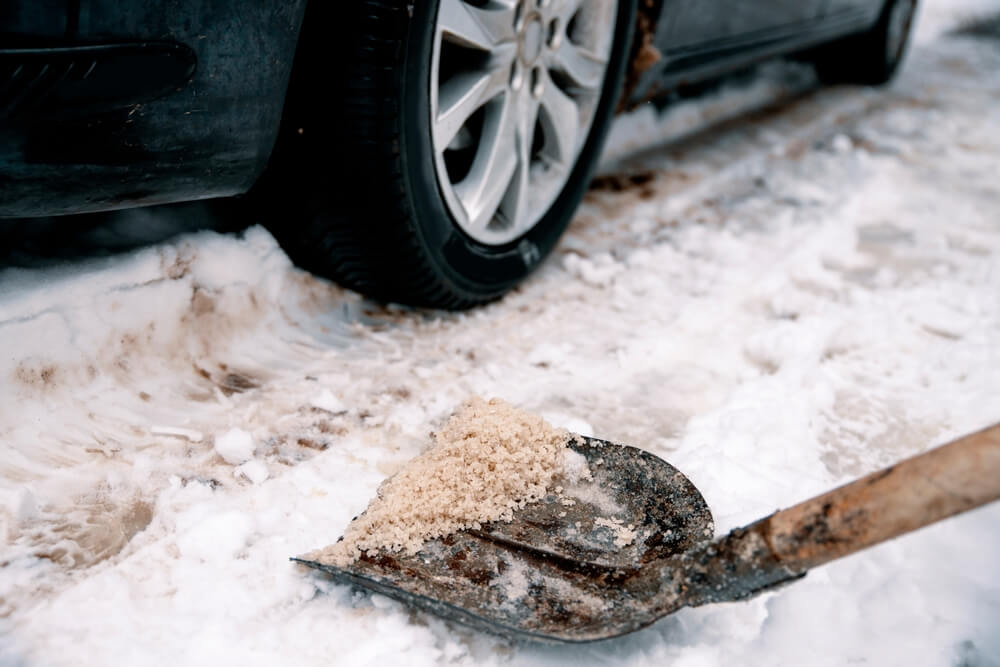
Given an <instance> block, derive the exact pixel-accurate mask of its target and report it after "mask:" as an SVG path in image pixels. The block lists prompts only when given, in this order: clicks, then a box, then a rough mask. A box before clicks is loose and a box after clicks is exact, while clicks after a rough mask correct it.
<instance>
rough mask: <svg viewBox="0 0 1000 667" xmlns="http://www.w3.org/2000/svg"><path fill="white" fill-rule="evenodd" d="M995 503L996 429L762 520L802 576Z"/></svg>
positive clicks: (998, 487) (998, 472)
mask: <svg viewBox="0 0 1000 667" xmlns="http://www.w3.org/2000/svg"><path fill="white" fill-rule="evenodd" d="M997 499H1000V424H996V425H994V426H991V427H989V428H987V429H984V430H982V431H979V432H978V433H973V434H971V435H967V436H965V437H962V438H959V439H958V440H955V441H953V442H951V443H949V444H947V445H942V446H941V447H937V448H936V449H932V450H930V451H929V452H925V453H923V454H920V455H918V456H914V457H913V458H910V459H906V460H905V461H902V462H900V463H897V464H896V465H894V466H890V467H888V468H885V469H884V470H880V471H878V472H875V473H872V474H871V475H868V476H866V477H862V478H861V479H859V480H857V481H854V482H851V483H850V484H846V485H844V486H842V487H840V488H838V489H834V490H833V491H830V492H828V493H824V494H823V495H821V496H817V497H815V498H812V499H810V500H807V501H805V502H803V503H799V504H798V505H795V506H794V507H789V508H788V509H786V510H781V511H780V512H776V513H774V514H772V515H771V516H770V517H768V518H766V519H764V521H765V522H767V524H768V532H767V535H768V536H769V539H770V543H771V548H772V550H773V551H774V553H775V555H776V556H777V557H778V559H779V560H781V562H782V563H784V564H785V565H787V566H789V567H792V568H795V569H799V570H808V569H809V568H812V567H816V566H817V565H821V564H823V563H827V562H829V561H831V560H834V559H837V558H840V557H842V556H846V555H847V554H850V553H854V552H855V551H859V550H861V549H864V548H865V547H869V546H871V545H873V544H878V543H879V542H883V541H885V540H889V539H892V538H894V537H896V536H898V535H902V534H904V533H908V532H910V531H913V530H916V529H918V528H922V527H924V526H926V525H929V524H932V523H934V522H935V521H940V520H941V519H946V518H948V517H950V516H953V515H955V514H959V513H961V512H966V511H968V510H971V509H975V508H976V507H979V506H981V505H985V504H986V503H988V502H991V501H994V500H997Z"/></svg>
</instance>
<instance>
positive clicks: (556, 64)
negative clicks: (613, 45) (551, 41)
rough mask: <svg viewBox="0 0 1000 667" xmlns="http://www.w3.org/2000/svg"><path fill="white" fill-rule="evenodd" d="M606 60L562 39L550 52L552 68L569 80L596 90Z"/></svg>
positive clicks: (587, 88) (602, 77)
mask: <svg viewBox="0 0 1000 667" xmlns="http://www.w3.org/2000/svg"><path fill="white" fill-rule="evenodd" d="M606 65H607V60H606V59H605V58H603V57H601V56H599V55H597V54H596V53H592V52H590V51H588V50H587V49H585V48H583V47H582V46H578V45H576V44H574V43H572V42H571V41H569V40H568V39H564V40H563V41H562V43H561V44H560V45H559V48H558V49H557V50H556V51H555V52H554V53H553V54H552V62H551V67H552V69H554V70H556V71H557V72H559V73H561V74H564V75H565V76H566V77H567V78H568V79H569V80H570V82H571V83H572V84H573V85H574V86H576V87H578V88H584V89H586V90H596V89H597V88H599V87H600V85H601V82H602V81H603V79H604V69H605V67H606Z"/></svg>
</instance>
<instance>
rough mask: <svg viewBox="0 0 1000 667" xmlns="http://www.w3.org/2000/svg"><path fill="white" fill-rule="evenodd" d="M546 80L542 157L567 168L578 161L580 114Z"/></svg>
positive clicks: (556, 88) (577, 109)
mask: <svg viewBox="0 0 1000 667" xmlns="http://www.w3.org/2000/svg"><path fill="white" fill-rule="evenodd" d="M545 78H546V79H547V80H546V81H545V88H544V90H543V92H542V97H541V100H540V101H541V110H542V113H541V122H542V132H543V134H544V136H545V145H544V146H543V147H542V154H543V155H544V156H545V157H546V158H548V160H549V162H551V163H554V164H559V165H563V166H567V167H568V166H569V164H570V163H571V162H572V161H573V159H574V158H575V157H576V143H577V135H578V134H579V131H580V110H579V108H577V106H576V103H575V102H574V101H573V100H572V99H570V98H569V97H568V96H567V95H566V93H564V92H563V91H562V90H560V89H559V87H558V86H556V85H555V84H554V83H553V82H552V79H551V78H549V77H548V76H546V77H545Z"/></svg>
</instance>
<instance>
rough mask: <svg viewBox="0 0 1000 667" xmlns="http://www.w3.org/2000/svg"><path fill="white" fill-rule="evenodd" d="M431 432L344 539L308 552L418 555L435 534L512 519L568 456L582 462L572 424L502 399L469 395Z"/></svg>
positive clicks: (328, 558) (333, 558)
mask: <svg viewBox="0 0 1000 667" xmlns="http://www.w3.org/2000/svg"><path fill="white" fill-rule="evenodd" d="M432 437H433V439H434V444H433V445H432V446H431V448H430V449H429V450H428V451H426V452H424V453H423V454H421V455H420V456H418V457H416V458H414V459H413V460H412V461H410V463H409V464H408V465H407V466H406V467H405V468H403V469H402V470H400V471H399V472H398V473H396V474H395V475H394V476H392V477H390V478H389V479H387V480H386V481H384V482H383V483H382V485H381V486H380V487H379V489H378V494H377V496H376V497H375V499H374V500H372V502H371V503H370V504H369V505H368V508H367V509H366V510H365V511H364V513H363V514H361V515H360V516H359V517H357V518H356V519H355V520H354V521H352V522H351V523H350V525H348V527H347V530H345V531H344V537H343V539H342V540H341V541H339V542H337V543H336V544H331V545H330V546H328V547H325V548H323V549H320V550H318V551H314V552H312V553H310V554H306V556H305V558H307V559H309V560H315V561H319V562H321V563H326V564H328V565H333V566H337V567H345V566H347V565H348V564H350V563H351V562H353V561H354V560H355V559H357V558H358V557H359V556H360V555H361V554H362V552H367V551H375V550H380V549H385V550H388V551H395V552H398V551H402V552H405V553H407V554H414V553H416V552H417V551H419V550H420V548H421V546H422V545H423V543H424V542H425V541H427V540H429V539H433V538H436V537H442V536H444V535H449V534H451V533H454V532H455V531H458V530H462V529H465V528H480V527H481V526H482V524H484V523H488V522H490V521H511V520H512V519H513V516H514V510H516V509H520V508H522V507H524V506H525V505H526V504H528V503H530V502H533V501H536V500H541V499H542V498H544V497H545V495H546V493H547V491H548V489H549V487H550V486H551V485H552V481H553V478H554V477H555V476H556V475H557V474H560V473H562V472H563V467H564V464H565V462H566V461H567V460H569V461H573V462H574V463H578V462H577V461H575V459H574V457H566V456H565V455H564V452H565V450H566V444H567V442H568V441H569V434H568V433H567V432H566V431H565V430H563V429H556V428H553V427H552V426H550V425H549V424H548V423H546V422H545V421H544V420H543V419H542V418H541V417H537V416H534V415H530V414H527V413H526V412H523V411H521V410H517V409H515V408H514V407H512V406H511V405H509V404H508V403H506V402H505V401H503V400H500V399H497V398H494V399H491V400H489V401H484V400H483V399H481V398H478V397H476V398H472V399H470V400H469V401H467V402H466V403H465V404H464V405H462V407H461V408H460V409H459V410H458V411H457V412H456V413H455V414H454V415H453V416H452V417H451V419H450V420H449V421H448V422H447V423H446V424H445V425H444V428H442V429H441V431H440V432H438V433H436V434H434V435H433V436H432ZM580 458H582V457H580ZM576 467H577V466H573V468H574V470H573V473H574V476H578V475H580V474H581V471H579V470H577V469H575V468H576ZM588 472H589V471H588Z"/></svg>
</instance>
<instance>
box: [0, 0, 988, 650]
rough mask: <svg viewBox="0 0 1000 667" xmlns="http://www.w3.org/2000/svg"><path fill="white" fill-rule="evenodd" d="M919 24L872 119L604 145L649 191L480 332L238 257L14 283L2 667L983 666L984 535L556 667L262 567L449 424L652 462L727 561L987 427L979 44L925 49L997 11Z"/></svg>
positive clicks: (727, 107) (831, 109) (905, 541)
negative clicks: (732, 535)
mask: <svg viewBox="0 0 1000 667" xmlns="http://www.w3.org/2000/svg"><path fill="white" fill-rule="evenodd" d="M922 6H923V9H922V12H923V14H922V16H921V19H920V22H919V25H918V34H917V40H916V44H915V47H914V49H913V50H912V52H911V56H910V62H909V65H908V67H907V68H906V70H905V71H904V72H903V73H902V76H901V77H900V79H899V80H898V81H897V82H896V83H895V84H894V85H893V86H892V87H891V88H890V89H888V90H885V91H879V90H867V89H857V88H848V87H842V88H832V89H826V90H819V91H816V90H813V89H812V88H811V86H812V83H811V82H810V75H809V73H808V72H807V71H805V70H804V69H803V68H801V67H799V66H795V65H783V64H780V63H779V64H771V65H768V66H766V67H763V68H761V69H762V71H761V72H760V73H759V75H758V76H756V77H754V78H752V79H750V80H748V81H743V82H737V83H734V84H731V85H728V86H726V87H724V88H723V89H722V90H720V91H718V92H716V93H712V94H711V95H709V96H708V97H706V98H703V99H698V100H688V101H684V102H681V103H679V104H678V105H676V106H675V107H671V108H669V109H668V110H666V111H665V112H664V113H663V114H660V115H656V114H654V113H653V112H652V110H650V109H646V110H642V111H640V112H638V113H637V114H635V115H633V116H629V117H626V118H624V119H622V121H621V122H620V123H619V124H618V125H617V126H616V128H615V131H614V135H613V136H614V137H615V141H614V143H613V145H612V147H611V150H609V152H608V155H607V156H606V163H605V167H604V170H605V172H607V173H624V174H647V175H649V176H650V178H649V179H648V180H647V181H646V182H645V183H644V184H642V185H641V186H637V187H630V188H627V189H626V190H624V191H622V192H614V191H610V190H598V191H594V192H591V193H590V194H589V195H588V198H587V201H586V203H585V205H584V206H583V208H582V209H581V211H580V213H579V215H578V216H577V218H576V220H575V221H574V223H573V225H572V226H571V228H570V230H569V232H568V234H567V237H566V238H565V240H564V242H563V243H562V244H561V245H560V248H559V250H558V251H557V256H556V257H554V258H553V261H550V262H547V263H546V264H545V265H544V266H543V267H542V269H541V270H540V271H539V272H538V273H537V274H536V275H535V276H534V277H533V278H532V279H531V280H530V281H529V282H528V283H527V284H526V285H525V286H524V287H523V288H521V289H519V290H517V291H516V292H515V293H513V294H511V295H510V296H508V297H507V298H505V299H504V300H502V301H501V302H499V303H497V304H495V305H492V306H490V307H487V308H483V309H479V310H476V311H473V312H469V313H463V314H444V313H423V312H411V311H408V310H406V309H402V308H396V307H380V306H377V305H374V304H370V303H367V302H365V301H363V300H362V299H360V298H359V297H358V296H357V295H354V294H352V293H350V292H347V291H345V290H342V289H340V288H337V287H335V286H332V285H329V284H327V283H325V282H323V281H320V280H317V279H314V278H312V277H310V276H308V275H306V274H304V273H302V272H300V271H297V270H295V269H294V268H293V267H292V266H291V264H290V263H289V261H288V259H287V258H286V257H285V255H284V254H283V253H282V252H281V251H280V249H279V248H278V247H277V245H276V244H275V242H274V240H273V239H272V238H271V237H270V235H268V234H267V233H266V232H265V231H263V230H262V229H260V228H258V227H254V228H251V229H250V230H248V231H247V232H245V233H244V234H242V235H240V236H226V235H219V234H215V233H212V232H200V233H196V234H188V235H185V236H182V237H179V238H176V239H174V240H171V241H168V242H164V243H160V244H158V245H155V246H152V247H147V248H144V249H141V250H138V251H134V252H131V253H128V254H124V255H118V256H114V257H109V258H103V259H95V260H87V261H82V262H76V263H71V264H66V265H63V266H57V267H51V268H45V269H7V270H4V271H3V272H2V273H0V341H2V342H3V347H4V354H3V355H0V373H2V375H3V377H4V378H5V379H4V381H3V382H2V383H0V441H2V442H3V443H4V445H3V447H4V455H3V456H2V457H0V556H2V557H0V665H4V667H6V665H22V664H23V665H61V664H95V665H118V664H135V665H158V664H165V663H168V662H169V663H172V664H215V665H258V664H259V665H273V664H296V665H313V664H316V665H318V664H323V665H330V664H343V665H354V664H371V663H375V662H389V663H401V662H405V663H406V664H414V665H436V664H443V663H449V664H518V665H545V666H546V667H554V666H555V665H560V664H592V663H614V664H624V665H651V664H676V665H714V664H769V665H799V664H820V665H824V664H829V665H841V664H845V663H851V662H865V663H869V664H908V665H941V664H969V665H986V664H995V663H996V662H998V661H1000V636H998V635H997V633H996V628H997V627H1000V611H998V610H1000V576H998V569H997V565H996V564H997V563H998V562H1000V507H998V506H995V505H994V506H990V507H986V508H983V509H980V510H977V511H975V512H972V513H970V514H967V515H964V516H961V517H957V518H954V519H949V520H947V521H945V522H942V523H940V524H937V525H935V526H933V527H930V528H927V529H924V530H922V531H920V532H918V533H915V534H913V535H910V536H907V537H903V538H900V539H898V540H895V541H893V542H890V543H887V544H884V545H881V546H879V547H876V548H873V549H870V550H868V551H866V552H863V553H861V554H858V555H855V556H852V557H849V558H847V559H844V560H842V561H839V562H837V563H833V564H831V565H829V566H826V567H823V568H819V569H817V570H815V571H813V572H811V573H810V574H809V576H807V577H806V578H805V579H803V580H802V581H799V582H796V583H795V584H793V585H790V586H788V587H786V588H784V589H781V590H780V591H777V592H775V593H770V594H768V595H765V596H762V597H759V598H756V599H754V600H752V601H748V602H744V603H734V604H724V605H715V606H710V607H703V608H697V609H687V610H683V611H681V612H679V613H677V614H674V615H672V616H671V617H668V618H665V619H663V620H662V621H660V622H658V623H656V624H654V625H653V626H652V627H650V628H648V629H646V630H643V631H641V632H639V633H636V634H634V635H632V636H629V637H625V638H622V639H619V640H614V641H610V642H604V643H599V644H594V645H586V646H576V647H558V646H555V647H553V646H535V645H529V644H520V643H511V642H507V641H504V640H500V639H496V638H493V637H490V636H487V635H483V634H480V633H477V632H473V631H471V630H468V629H464V628H461V627H458V626H453V625H450V624H448V623H445V622H443V621H441V620H439V619H436V618H432V617H428V616H426V615H423V614H419V613H413V612H411V611H410V610H408V609H407V608H405V607H404V606H402V605H401V604H399V603H396V602H394V601H391V600H389V599H387V598H383V597H381V596H376V595H370V594H367V593H362V592H357V591H353V590H352V589H350V588H348V587H345V586H340V585H335V584H332V583H331V582H330V581H328V580H326V579H325V578H323V577H322V576H321V575H318V574H315V573H311V572H305V571H303V570H300V569H299V568H297V567H296V566H294V565H292V564H290V563H289V562H288V560H287V559H288V557H289V556H292V555H295V554H298V553H303V552H305V551H308V550H309V549H311V548H313V547H316V546H318V545H321V544H325V543H328V542H329V541H331V540H333V539H336V537H337V536H339V535H340V534H341V532H342V531H343V529H344V527H345V526H346V525H347V523H348V522H349V521H350V519H351V518H352V517H354V516H356V515H357V514H358V512H360V511H361V510H362V509H363V508H364V507H365V505H366V504H367V502H368V500H369V499H370V498H371V497H372V495H373V494H374V493H375V490H376V489H377V487H378V485H379V483H380V482H381V481H382V480H383V479H385V478H386V476H388V475H390V474H392V473H393V472H395V471H396V470H398V469H399V467H400V466H401V465H402V464H403V463H404V462H405V461H407V460H408V459H410V458H411V457H413V456H414V455H416V454H417V453H419V452H420V451H421V450H422V448H423V447H424V446H425V444H426V443H427V439H428V438H427V435H428V433H429V432H430V431H433V430H434V429H435V428H438V427H439V426H440V425H441V424H442V423H443V421H444V419H445V418H446V417H447V416H448V414H449V413H450V412H451V410H453V409H454V408H455V406H457V405H458V404H459V403H460V402H461V401H462V400H463V399H465V398H467V397H468V396H469V395H470V394H480V395H484V396H500V397H502V398H504V399H506V400H508V401H510V402H512V403H514V404H516V405H519V406H521V407H524V408H526V409H529V410H532V411H534V412H537V413H538V414H542V415H545V416H547V417H549V418H550V419H551V420H552V421H553V423H555V424H557V425H561V426H566V427H569V428H571V429H573V430H579V431H586V432H588V433H592V434H593V435H595V436H596V437H600V438H603V439H607V440H612V441H617V442H622V443H627V444H632V445H636V446H640V447H643V448H645V449H648V450H649V451H651V452H653V453H655V454H657V455H659V456H662V457H664V458H665V459H666V460H668V461H669V462H671V463H672V464H673V465H675V466H676V467H677V468H678V469H680V470H682V471H683V472H684V473H685V474H686V475H688V476H689V477H690V478H691V480H692V481H693V482H694V483H695V485H696V486H697V487H698V488H699V489H700V490H701V492H702V493H703V494H704V496H705V497H706V499H707V501H708V503H709V505H710V506H711V508H712V511H713V513H714V515H715V519H716V526H717V528H716V530H717V532H718V533H724V532H726V531H728V530H729V529H731V528H733V527H736V526H739V525H742V524H745V523H747V522H749V521H752V520H755V519H757V518H759V517H761V516H764V515H766V514H767V513H769V512H771V511H773V510H774V509H776V508H778V507H785V506H788V505H790V504H793V503H795V502H797V501H799V500H802V499H804V498H806V497H809V496H810V495H813V494H815V493H818V492H821V491H823V490H826V489H828V488H831V487H833V486H835V485H837V484H840V483H843V482H845V481H847V480H849V479H852V478H853V477H855V476H858V475H860V474H863V473H865V472H868V471H871V470H874V469H877V468H879V467H881V466H884V465H888V464H890V463H892V462H893V461H896V460H898V459H900V458H902V457H905V456H908V455H912V454H915V453H918V452H920V451H924V450H926V449H927V448H929V447H931V446H933V445H935V444H939V443H943V442H945V441H947V440H948V439H950V438H953V437H955V436H957V435H960V434H962V433H965V432H969V431H972V430H975V429H977V428H980V427H982V426H985V425H987V424H989V423H991V422H993V421H995V420H997V419H998V416H1000V411H998V409H997V405H998V403H997V400H996V396H998V395H1000V299H998V296H997V295H1000V192H998V186H997V180H996V171H997V165H998V164H1000V107H997V105H996V100H997V99H998V98H1000V48H998V42H997V41H990V40H985V39H980V40H973V39H968V38H961V39H960V38H956V37H952V36H949V35H948V34H947V33H948V30H949V29H950V26H953V25H954V24H955V22H956V21H962V20H966V19H967V18H968V17H974V16H978V15H983V14H984V13H989V12H992V13H995V12H996V11H997V9H998V8H997V6H996V3H995V2H986V1H985V0H963V1H962V2H946V1H945V0H937V1H936V2H933V1H932V2H925V3H923V5H922ZM772 104H776V105H777V106H776V107H774V108H772V109H771V110H765V111H762V112H760V113H759V114H756V115H755V116H754V117H753V118H752V119H742V120H740V114H743V113H744V112H745V111H746V110H748V109H753V108H763V107H769V106H770V105H772ZM733 116H735V117H736V118H737V120H734V121H732V122H722V123H721V124H715V123H718V121H720V120H722V119H725V118H730V117H733ZM710 124H711V125H710ZM706 128H707V129H706ZM659 142H662V143H664V145H663V146H661V147H659V148H655V149H654V148H653V147H652V144H653V143H659ZM234 434H235V435H234ZM227 452H228V453H229V456H228V457H227V456H226V453H227ZM512 583H516V582H512Z"/></svg>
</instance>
